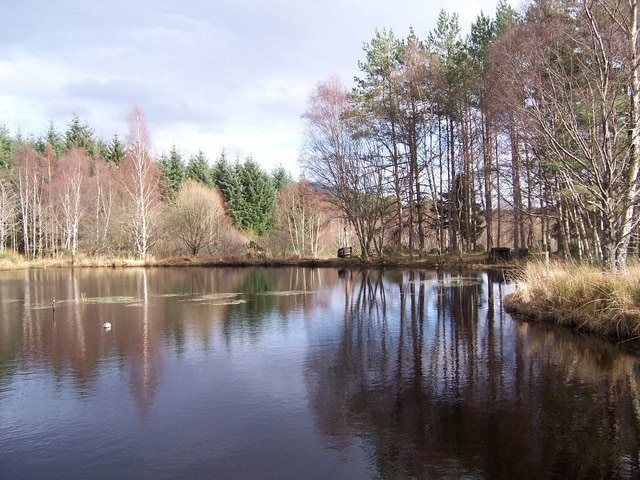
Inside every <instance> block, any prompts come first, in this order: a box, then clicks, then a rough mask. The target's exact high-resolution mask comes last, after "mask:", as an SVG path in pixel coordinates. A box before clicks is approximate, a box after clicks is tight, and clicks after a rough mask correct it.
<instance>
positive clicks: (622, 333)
mask: <svg viewBox="0 0 640 480" xmlns="http://www.w3.org/2000/svg"><path fill="white" fill-rule="evenodd" d="M514 274H515V283H516V291H515V292H513V293H511V294H508V295H506V296H505V297H504V300H503V307H504V310H505V311H506V312H507V313H509V314H510V315H512V316H513V317H515V318H517V319H519V320H524V321H546V322H551V323H554V324H556V325H559V326H564V327H569V328H571V329H573V330H576V331H579V332H587V333H591V334H596V335H600V336H604V337H606V338H608V339H610V340H613V341H615V342H619V343H623V342H631V341H637V340H638V339H640V265H630V266H628V267H627V269H625V270H624V271H620V272H614V271H611V270H606V269H602V268H598V267H595V266H585V265H579V264H576V263H572V262H567V261H565V262H550V263H548V264H547V263H544V262H530V263H526V264H523V265H521V266H520V267H519V268H517V269H516V271H514Z"/></svg>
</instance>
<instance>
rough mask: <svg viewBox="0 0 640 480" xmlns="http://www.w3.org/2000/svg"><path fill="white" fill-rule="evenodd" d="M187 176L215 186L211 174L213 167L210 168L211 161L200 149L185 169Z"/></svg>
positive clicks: (208, 185)
mask: <svg viewBox="0 0 640 480" xmlns="http://www.w3.org/2000/svg"><path fill="white" fill-rule="evenodd" d="M185 176H186V178H191V179H193V180H195V181H197V182H200V183H202V184H203V185H206V186H207V187H213V184H214V183H213V179H212V175H211V169H210V168H209V161H208V160H207V157H206V155H205V154H204V153H203V152H202V150H200V151H199V152H198V154H197V155H194V156H192V157H191V158H190V159H189V163H187V167H186V170H185Z"/></svg>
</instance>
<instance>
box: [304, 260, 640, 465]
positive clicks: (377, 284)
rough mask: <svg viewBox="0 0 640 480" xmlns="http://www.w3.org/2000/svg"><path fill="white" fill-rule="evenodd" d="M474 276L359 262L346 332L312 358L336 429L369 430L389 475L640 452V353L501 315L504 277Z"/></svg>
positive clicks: (313, 398)
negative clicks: (639, 374)
mask: <svg viewBox="0 0 640 480" xmlns="http://www.w3.org/2000/svg"><path fill="white" fill-rule="evenodd" d="M465 278H469V277H465ZM461 280H462V277H461V276H457V275H455V274H453V275H452V274H449V273H436V274H434V273H428V274H425V273H417V272H405V273H402V272H386V273H381V272H376V271H368V272H359V273H358V275H357V277H356V278H355V279H354V280H353V283H352V284H350V285H349V287H350V288H347V289H346V295H345V314H344V320H343V326H342V331H341V334H340V335H341V336H340V340H339V341H338V342H337V343H336V344H331V345H324V346H322V347H318V348H316V349H315V350H313V351H312V352H311V353H310V354H309V358H308V361H307V368H306V372H305V375H306V379H307V388H308V389H309V395H310V403H311V405H312V408H313V409H314V412H315V413H316V421H317V425H318V428H319V430H320V431H321V432H323V434H324V435H325V436H326V437H327V439H328V442H329V443H330V444H331V445H332V446H333V447H335V448H338V447H339V448H348V447H349V446H350V445H351V438H353V437H354V436H358V437H360V438H363V439H365V441H366V445H367V447H368V448H369V449H370V451H371V454H372V457H373V458H374V459H375V461H376V465H377V468H378V473H379V474H380V475H381V476H382V477H384V478H394V477H396V476H399V477H403V478H404V477H412V478H433V477H437V476H439V475H440V474H441V473H442V471H447V472H452V471H454V473H453V475H454V476H456V475H459V476H464V475H471V476H491V477H501V478H507V477H510V476H520V477H522V476H523V475H524V476H525V477H526V476H529V478H536V477H540V476H543V477H544V476H549V475H557V476H568V477H575V476H576V475H577V476H579V475H578V470H574V469H575V468H579V469H580V471H592V470H593V471H598V472H602V471H603V470H602V469H603V465H606V467H604V468H609V469H611V468H613V469H614V470H607V471H614V472H615V468H618V463H619V462H618V459H619V458H622V457H625V456H626V457H628V458H637V456H638V453H639V452H640V447H639V445H638V438H640V437H639V436H638V428H640V424H636V421H635V420H634V422H633V423H630V422H629V420H628V419H626V418H625V410H626V409H629V408H631V409H633V411H634V416H633V418H637V415H638V412H640V403H638V398H637V387H636V386H635V383H634V381H635V376H633V377H631V376H630V375H628V372H629V371H632V372H634V373H635V371H636V369H637V359H635V358H633V359H632V360H631V358H632V357H629V356H624V355H619V354H615V355H611V356H610V355H609V353H607V349H606V347H603V345H598V344H597V343H596V344H594V343H593V342H590V343H589V346H588V347H585V346H584V344H583V342H582V340H581V339H579V338H576V337H575V335H573V334H572V333H570V332H555V331H549V330H541V329H539V328H537V325H529V324H517V323H514V322H512V321H511V320H510V319H509V317H508V316H505V315H504V314H503V313H502V310H501V309H500V310H499V312H500V314H499V315H498V316H496V306H498V308H499V305H500V298H501V294H502V291H501V287H500V288H496V285H499V284H494V283H493V281H492V280H491V279H490V278H489V277H488V276H487V275H483V274H478V275H477V277H476V279H475V280H476V281H467V280H464V281H461ZM563 333H567V334H568V335H573V336H572V337H568V338H563V336H562V335H563ZM611 353H613V352H611ZM618 362H622V363H621V365H624V366H626V369H625V372H627V377H628V378H629V380H627V381H626V382H620V378H621V376H620V375H619V374H618V373H616V372H617V371H618V370H619V366H616V364H617V363H618ZM626 362H631V365H633V368H632V369H631V370H628V368H629V365H627V364H626ZM625 383H626V386H625ZM625 392H629V393H628V394H625ZM603 397H604V401H600V400H599V399H602V398H603ZM625 403H626V404H627V406H625ZM576 409H578V411H576ZM605 410H606V412H608V413H606V412H605ZM594 428H595V429H596V431H593V429H594ZM616 429H617V430H616ZM623 432H626V433H623ZM567 455H568V456H569V458H571V462H570V463H568V464H558V465H556V464H554V459H555V458H558V457H562V458H565V457H566V456H567ZM626 457H625V458H626ZM452 465H455V467H452ZM583 468H584V469H585V470H582V469H583ZM452 469H453V470H452ZM524 472H526V475H525V474H524ZM605 476H606V475H605ZM614 476H615V475H614Z"/></svg>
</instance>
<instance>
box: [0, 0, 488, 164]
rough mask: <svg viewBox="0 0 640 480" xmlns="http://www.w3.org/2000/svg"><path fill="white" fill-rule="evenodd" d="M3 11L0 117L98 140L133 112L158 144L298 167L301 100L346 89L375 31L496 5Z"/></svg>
mask: <svg viewBox="0 0 640 480" xmlns="http://www.w3.org/2000/svg"><path fill="white" fill-rule="evenodd" d="M7 1H8V2H9V4H10V5H8V6H5V8H3V14H2V16H0V32H2V33H1V34H0V92H1V95H2V97H0V124H5V125H6V126H7V127H8V128H9V129H10V130H11V131H13V132H16V131H17V130H18V129H20V130H21V131H22V133H23V134H29V133H32V134H35V135H39V134H42V133H44V131H45V130H46V128H47V126H48V123H49V120H53V121H54V122H55V124H56V125H57V127H58V128H59V129H61V130H64V128H66V124H67V122H68V121H69V119H70V118H71V116H72V114H73V113H74V112H76V113H78V114H79V115H80V116H81V117H82V118H83V120H86V121H87V122H88V123H89V124H90V125H91V126H93V127H94V128H95V131H96V133H97V134H98V135H101V136H102V137H103V138H105V139H110V138H111V136H112V135H113V134H114V133H116V132H118V133H119V134H120V136H121V137H124V136H125V135H126V130H127V125H126V118H127V113H128V112H129V111H130V109H131V108H132V106H133V105H137V106H139V107H140V108H142V109H143V111H144V112H145V114H146V119H147V123H148V126H149V130H150V132H151V135H152V138H153V140H154V142H155V145H156V149H157V150H158V151H162V150H165V151H168V150H169V149H170V148H171V146H172V145H174V144H175V145H176V146H177V148H178V149H179V150H181V151H183V152H184V153H186V154H187V155H188V154H192V153H196V152H197V151H198V150H203V151H204V152H205V153H206V154H207V156H208V157H209V158H210V159H211V160H214V159H215V158H216V157H217V156H218V155H219V153H220V152H221V151H222V150H223V149H225V150H226V151H227V153H228V154H229V155H230V156H231V157H232V158H233V157H235V156H236V155H238V156H239V157H240V158H244V157H245V156H246V155H249V154H250V155H252V156H253V158H254V159H255V160H256V161H257V162H259V163H261V164H262V165H263V166H264V168H266V169H268V170H272V169H273V168H275V167H276V166H277V165H279V164H282V165H283V166H285V168H287V169H288V170H290V171H293V172H295V173H297V166H296V162H297V158H298V153H299V152H298V149H299V146H300V144H301V141H302V139H301V129H302V125H301V120H300V116H301V114H302V113H303V111H304V108H305V102H306V98H307V95H308V94H309V92H310V91H311V89H312V88H313V87H314V86H315V84H316V83H317V82H319V81H322V80H325V79H326V78H327V77H328V76H329V75H330V74H333V73H337V74H339V75H341V76H342V77H343V78H344V80H345V81H346V82H347V83H348V82H349V81H350V80H351V78H352V77H353V75H355V74H356V73H357V63H358V61H359V60H362V57H363V53H362V45H363V43H364V42H367V41H369V40H370V39H371V38H372V36H373V34H374V31H375V29H376V28H383V27H389V28H392V29H393V30H394V32H395V33H396V35H397V36H400V37H403V36H405V35H406V34H407V33H408V30H409V27H410V26H413V27H414V28H415V31H416V33H417V34H418V35H419V36H421V37H426V35H427V34H428V32H429V31H431V30H432V29H433V28H434V26H435V21H436V19H437V16H438V13H439V11H440V9H442V8H446V9H447V10H448V11H449V12H457V13H459V14H460V18H461V25H462V27H463V28H467V27H468V25H469V24H470V22H471V21H472V20H473V19H474V18H475V17H476V16H477V15H478V14H479V13H480V10H481V8H482V9H484V11H485V13H486V14H489V15H491V14H493V11H494V10H495V5H496V4H497V0H483V2H484V3H480V4H476V3H473V4H468V3H466V2H464V1H463V0H456V1H454V2H448V3H447V4H445V3H443V2H442V1H441V3H440V4H439V3H432V2H424V1H421V0H407V1H404V2H400V4H398V3H397V2H396V3H393V2H386V1H385V2H382V1H379V0H301V1H298V2H290V1H288V0H286V1H285V0H271V1H269V2H258V1H256V0H235V1H216V2H210V1H205V0H202V1H189V2H182V1H179V0H141V1H136V2H129V1H125V0H112V1H110V2H101V1H97V0H86V1H84V2H81V3H78V2H71V1H62V2H49V1H47V0H21V1H17V0H7Z"/></svg>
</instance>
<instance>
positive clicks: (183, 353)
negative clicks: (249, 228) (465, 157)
mask: <svg viewBox="0 0 640 480" xmlns="http://www.w3.org/2000/svg"><path fill="white" fill-rule="evenodd" d="M512 288H513V287H512V286H511V285H509V284H506V283H504V282H503V280H502V279H501V278H498V277H497V276H495V275H492V274H488V273H472V274H467V275H464V276H463V275H459V274H452V273H439V274H438V273H436V272H430V271H422V272H411V271H394V270H389V271H386V272H384V273H381V272H378V271H339V270H335V269H293V268H291V269H260V268H255V269H205V268H196V269H179V268H175V269H158V270H142V269H126V270H96V269H88V270H75V271H71V270H42V271H24V272H0V479H3V480H5V479H71V478H73V479H83V478H86V479H92V480H93V479H103V478H104V479H107V478H108V479H114V478H117V479H139V478H153V479H163V478H171V479H173V478H215V479H286V478H291V479H362V478H382V479H388V478H389V479H405V478H417V479H432V478H433V479H435V478H451V479H454V478H504V479H512V478H513V479H515V478H521V479H523V478H524V479H526V478H531V479H534V478H536V479H538V478H638V477H640V465H639V456H640V445H639V441H640V397H639V396H638V395H639V392H638V388H639V387H638V381H639V374H638V373H639V363H638V358H639V357H638V356H637V355H636V354H634V353H632V352H630V351H626V350H622V349H621V348H619V347H615V346H613V345H611V344H608V343H605V342H601V341H598V340H595V339H592V338H587V337H583V336H580V335H577V334H574V333H570V332H568V331H565V330H557V329H553V328H549V327H547V326H544V325H537V324H527V323H520V322H515V321H513V320H512V319H511V318H510V317H509V316H508V315H506V314H504V313H503V311H502V309H501V298H502V296H503V295H504V294H505V293H506V292H508V291H510V290H511V289H512ZM54 300H55V304H53V305H52V302H53V301H54ZM105 322H110V323H111V330H109V331H106V330H105V329H104V328H103V324H104V323H105Z"/></svg>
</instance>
